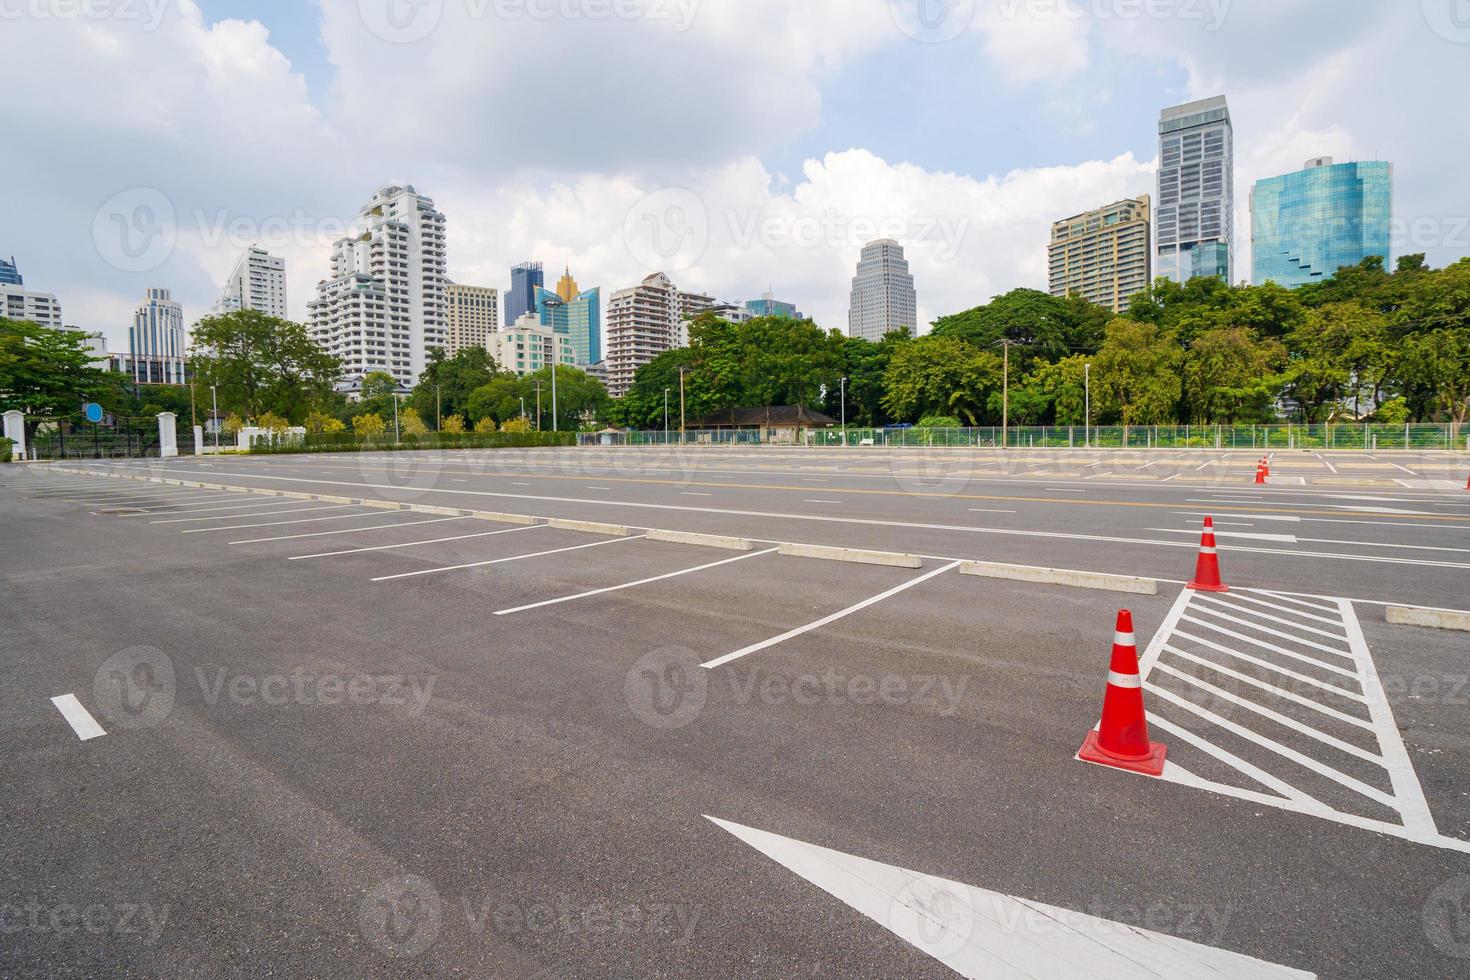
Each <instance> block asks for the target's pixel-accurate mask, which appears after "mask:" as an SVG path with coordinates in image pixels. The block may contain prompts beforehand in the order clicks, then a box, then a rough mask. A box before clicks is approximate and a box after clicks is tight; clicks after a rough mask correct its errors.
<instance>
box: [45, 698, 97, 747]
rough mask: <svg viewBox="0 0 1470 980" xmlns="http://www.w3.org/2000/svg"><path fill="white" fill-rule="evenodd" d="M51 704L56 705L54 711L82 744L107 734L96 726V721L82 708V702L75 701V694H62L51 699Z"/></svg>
mask: <svg viewBox="0 0 1470 980" xmlns="http://www.w3.org/2000/svg"><path fill="white" fill-rule="evenodd" d="M51 703H52V704H54V705H56V710H57V711H60V712H61V717H63V718H65V719H66V723H67V724H68V725H70V726H71V730H72V731H74V732H76V733H77V738H79V739H81V740H82V741H83V742H85V741H87V740H88V739H91V738H97V737H98V736H99V735H106V734H107V732H106V730H104V729H103V727H102V726H101V725H99V724H97V719H96V718H93V717H92V715H91V713H90V712H88V711H87V709H86V708H84V707H82V702H80V701H78V700H77V696H76V695H75V694H62V695H60V696H58V697H54V698H52V699H51Z"/></svg>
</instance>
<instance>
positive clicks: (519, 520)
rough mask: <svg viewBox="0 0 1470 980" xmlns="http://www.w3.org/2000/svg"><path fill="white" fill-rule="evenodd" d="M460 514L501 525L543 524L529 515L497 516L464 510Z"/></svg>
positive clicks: (488, 512) (493, 513)
mask: <svg viewBox="0 0 1470 980" xmlns="http://www.w3.org/2000/svg"><path fill="white" fill-rule="evenodd" d="M460 514H462V515H463V516H465V517H473V518H475V519H476V520H481V521H499V522H500V523H501V524H525V525H528V526H529V525H533V524H540V523H541V519H540V518H539V517H531V516H529V515H527V514H497V513H496V512H494V511H490V510H462V511H460Z"/></svg>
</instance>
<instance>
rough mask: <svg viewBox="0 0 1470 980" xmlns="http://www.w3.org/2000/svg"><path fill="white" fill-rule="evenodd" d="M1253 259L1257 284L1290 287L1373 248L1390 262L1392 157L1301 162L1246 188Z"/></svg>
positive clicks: (1322, 275) (1355, 261) (1326, 275)
mask: <svg viewBox="0 0 1470 980" xmlns="http://www.w3.org/2000/svg"><path fill="white" fill-rule="evenodd" d="M1250 203H1251V266H1252V270H1251V271H1252V273H1253V275H1252V280H1253V281H1254V282H1255V284H1256V285H1258V286H1260V285H1264V284H1265V283H1267V282H1274V283H1276V284H1278V285H1281V286H1287V287H1290V288H1293V289H1295V288H1296V287H1297V286H1302V285H1305V284H1307V283H1309V282H1318V281H1320V280H1322V279H1326V278H1330V277H1332V276H1333V275H1335V274H1336V273H1337V270H1338V269H1340V268H1341V267H1343V266H1345V265H1357V264H1358V263H1360V262H1362V261H1363V260H1364V259H1366V258H1368V257H1369V256H1371V255H1377V256H1380V257H1382V259H1383V261H1384V264H1385V265H1386V264H1387V263H1388V259H1389V246H1390V240H1391V237H1392V221H1393V164H1391V163H1387V162H1384V161H1381V160H1379V161H1368V162H1362V163H1333V162H1332V158H1331V157H1318V158H1316V159H1313V160H1308V161H1307V163H1306V167H1305V169H1302V170H1298V171H1296V172H1295V173H1289V174H1283V175H1282V176H1280V177H1268V178H1266V179H1265V180H1258V181H1256V185H1255V187H1253V188H1251V202H1250Z"/></svg>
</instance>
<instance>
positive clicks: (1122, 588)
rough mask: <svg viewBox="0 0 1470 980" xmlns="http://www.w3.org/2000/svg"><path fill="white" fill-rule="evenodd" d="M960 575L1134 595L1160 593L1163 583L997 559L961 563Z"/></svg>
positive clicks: (1126, 576)
mask: <svg viewBox="0 0 1470 980" xmlns="http://www.w3.org/2000/svg"><path fill="white" fill-rule="evenodd" d="M960 574H961V575H976V576H979V577H981V578H1000V579H1009V580H1011V581H1013V582H1035V583H1038V584H1041V585H1069V586H1072V587H1073V588H1078V589H1097V590H1099V591H1102V592H1130V593H1133V594H1134V595H1158V594H1159V583H1158V582H1156V581H1155V580H1153V579H1151V578H1135V577H1133V576H1131V575H1108V574H1106V573H1103V572H1078V571H1073V570H1071V569H1066V568H1040V567H1035V566H1031V565H1005V564H1001V563H1000V562H993V561H967V562H965V563H964V564H963V565H961V566H960Z"/></svg>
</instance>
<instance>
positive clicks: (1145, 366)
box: [1092, 317, 1182, 425]
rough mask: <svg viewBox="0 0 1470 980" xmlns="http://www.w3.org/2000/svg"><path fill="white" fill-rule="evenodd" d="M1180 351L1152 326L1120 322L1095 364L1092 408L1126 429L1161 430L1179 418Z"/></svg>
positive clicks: (1114, 323) (1112, 326)
mask: <svg viewBox="0 0 1470 980" xmlns="http://www.w3.org/2000/svg"><path fill="white" fill-rule="evenodd" d="M1181 356H1182V351H1181V350H1180V347H1179V344H1178V343H1177V341H1175V339H1174V338H1173V336H1172V335H1170V334H1169V333H1168V332H1166V331H1165V330H1164V329H1163V328H1161V327H1159V326H1157V325H1156V324H1153V323H1140V322H1138V321H1136V320H1130V319H1126V318H1124V317H1118V318H1116V319H1114V320H1113V321H1112V322H1111V323H1109V324H1108V329H1107V339H1106V340H1104V341H1103V346H1102V349H1101V350H1099V351H1098V353H1097V357H1096V358H1095V359H1094V360H1093V372H1092V379H1093V381H1092V391H1093V408H1094V411H1095V412H1096V414H1097V416H1098V418H1100V419H1102V420H1104V421H1108V420H1111V421H1114V422H1120V423H1122V424H1123V425H1157V424H1164V423H1169V422H1173V421H1174V420H1176V419H1177V418H1178V414H1177V408H1178V402H1179V388H1180V379H1179V363H1180V360H1181Z"/></svg>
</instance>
